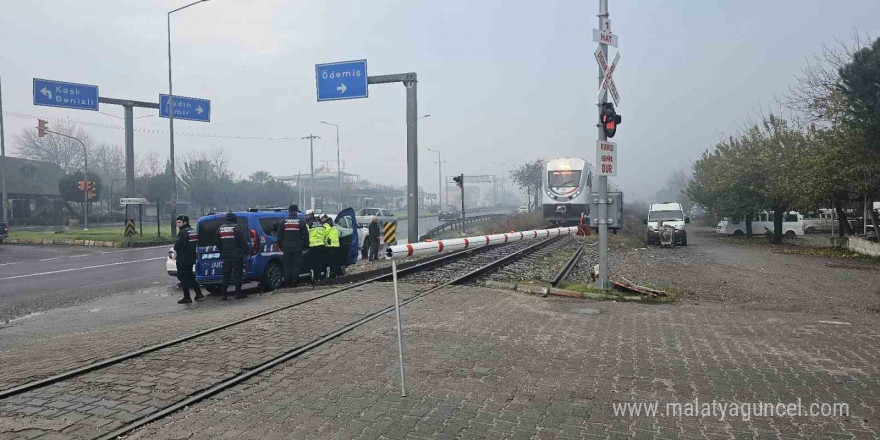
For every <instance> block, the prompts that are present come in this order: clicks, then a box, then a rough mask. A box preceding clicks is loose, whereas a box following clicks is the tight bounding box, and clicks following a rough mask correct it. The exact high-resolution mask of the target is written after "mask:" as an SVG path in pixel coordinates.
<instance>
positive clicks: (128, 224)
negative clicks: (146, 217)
mask: <svg viewBox="0 0 880 440" xmlns="http://www.w3.org/2000/svg"><path fill="white" fill-rule="evenodd" d="M132 235H134V219H133V218H130V219H128V220H126V221H125V236H126V237H131V236H132Z"/></svg>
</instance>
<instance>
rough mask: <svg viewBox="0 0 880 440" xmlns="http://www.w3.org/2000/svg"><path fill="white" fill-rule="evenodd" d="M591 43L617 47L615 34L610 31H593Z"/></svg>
mask: <svg viewBox="0 0 880 440" xmlns="http://www.w3.org/2000/svg"><path fill="white" fill-rule="evenodd" d="M593 41H595V42H597V43H603V44H607V45H609V46H613V47H617V34H612V33H611V29H606V30H604V31H600V30H599V29H593Z"/></svg>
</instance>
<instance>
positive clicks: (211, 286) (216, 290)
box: [204, 284, 220, 295]
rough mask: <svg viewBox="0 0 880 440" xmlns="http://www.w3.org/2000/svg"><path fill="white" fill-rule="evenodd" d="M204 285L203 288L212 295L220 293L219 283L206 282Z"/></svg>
mask: <svg viewBox="0 0 880 440" xmlns="http://www.w3.org/2000/svg"><path fill="white" fill-rule="evenodd" d="M204 287H205V290H207V291H208V292H211V294H212V295H217V294H219V293H220V285H219V284H208V285H207V286H204Z"/></svg>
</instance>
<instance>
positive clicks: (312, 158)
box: [303, 133, 321, 211]
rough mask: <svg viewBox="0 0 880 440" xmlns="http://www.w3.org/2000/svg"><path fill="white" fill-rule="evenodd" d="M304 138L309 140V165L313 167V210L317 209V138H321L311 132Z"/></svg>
mask: <svg viewBox="0 0 880 440" xmlns="http://www.w3.org/2000/svg"><path fill="white" fill-rule="evenodd" d="M303 139H308V140H309V162H310V164H309V166H310V167H311V170H312V171H311V173H312V174H311V178H310V179H309V192H310V193H311V194H309V196H310V197H311V203H310V208H309V209H311V210H312V211H314V210H315V139H321V138H320V137H318V136H315V135H313V134H311V133H309V135H308V136H303Z"/></svg>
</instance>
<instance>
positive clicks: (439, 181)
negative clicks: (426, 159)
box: [428, 115, 446, 209]
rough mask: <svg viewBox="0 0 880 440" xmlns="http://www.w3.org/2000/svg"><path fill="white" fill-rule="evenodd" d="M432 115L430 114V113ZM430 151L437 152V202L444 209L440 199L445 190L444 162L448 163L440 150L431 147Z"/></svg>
mask: <svg viewBox="0 0 880 440" xmlns="http://www.w3.org/2000/svg"><path fill="white" fill-rule="evenodd" d="M428 116H430V115H428ZM428 151H431V152H434V153H437V162H434V163H436V164H437V204H438V205H440V208H441V209H443V203H442V202H441V201H440V195H441V193H442V192H443V183H442V182H443V164H444V163H446V161H445V160H440V152H439V151H437V150H434V149H431V148H428Z"/></svg>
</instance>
